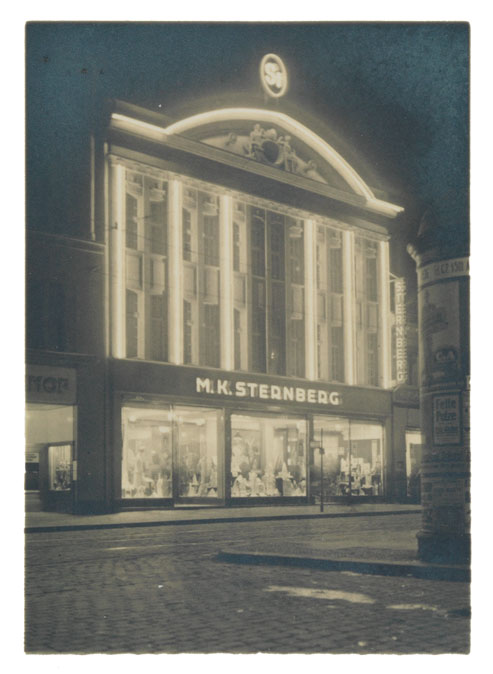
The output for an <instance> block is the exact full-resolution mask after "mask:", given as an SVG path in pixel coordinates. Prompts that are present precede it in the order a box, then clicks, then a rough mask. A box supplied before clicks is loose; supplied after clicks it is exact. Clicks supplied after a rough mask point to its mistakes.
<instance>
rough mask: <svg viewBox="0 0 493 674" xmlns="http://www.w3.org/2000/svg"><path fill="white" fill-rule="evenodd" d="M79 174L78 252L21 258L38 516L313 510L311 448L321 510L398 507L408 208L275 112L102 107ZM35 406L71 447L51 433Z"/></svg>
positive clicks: (36, 243) (39, 250) (43, 244)
mask: <svg viewBox="0 0 493 674" xmlns="http://www.w3.org/2000/svg"><path fill="white" fill-rule="evenodd" d="M93 160H94V161H93V166H92V168H93V173H92V176H93V182H92V183H91V195H90V196H89V197H88V198H91V204H92V213H93V217H92V218H91V223H90V226H89V227H88V236H87V240H86V241H81V240H74V239H70V238H63V237H53V238H49V237H46V236H44V235H42V234H36V235H33V236H32V237H31V239H30V245H29V251H28V269H30V270H31V273H32V276H33V285H32V291H29V286H28V314H29V319H28V346H29V347H30V351H29V353H28V401H29V407H28V426H29V414H30V415H31V416H32V419H33V421H32V425H31V434H32V435H33V436H34V435H35V432H34V431H35V429H37V428H38V427H39V428H41V427H42V426H43V424H40V423H38V422H36V419H35V416H36V414H38V415H39V414H41V415H42V413H43V412H45V417H44V422H45V423H44V426H43V427H44V428H45V431H44V436H43V438H37V440H39V442H34V441H33V442H32V443H31V444H30V451H31V456H32V457H35V452H38V464H39V472H40V476H41V474H43V476H45V477H43V480H45V482H46V484H45V486H44V487H42V486H41V485H40V486H41V488H42V490H43V489H44V494H45V496H44V507H49V508H51V507H65V508H68V509H72V510H74V511H77V512H100V511H104V510H107V511H108V510H115V509H121V508H135V507H152V508H155V507H170V506H172V505H173V504H176V503H180V502H181V503H203V502H208V503H213V502H216V503H218V504H224V505H239V504H246V503H250V504H251V503H281V502H283V503H296V502H298V503H310V502H313V500H314V499H315V498H319V496H320V469H319V461H320V454H319V450H318V448H317V447H318V446H320V445H321V444H322V445H323V447H324V449H325V456H324V466H325V469H324V472H325V477H324V482H325V494H324V498H325V499H327V500H337V499H339V498H343V499H347V498H348V497H351V498H355V499H373V500H383V499H387V500H388V499H393V498H396V497H398V496H399V494H397V493H396V489H395V484H397V482H396V481H395V480H396V479H397V481H398V476H399V470H400V468H399V465H400V463H402V462H404V463H403V465H404V464H405V457H404V453H402V456H400V455H399V457H397V458H396V456H394V453H393V449H392V447H393V443H394V441H395V439H396V437H397V436H396V431H395V428H394V426H393V424H392V419H393V415H394V408H395V405H396V404H399V401H398V400H397V401H396V400H394V399H393V393H392V389H393V388H394V387H395V385H396V383H397V382H396V377H395V372H394V374H393V361H392V343H393V339H394V338H395V336H394V337H393V326H395V311H394V313H393V312H392V311H391V286H390V281H391V276H390V265H389V232H388V225H389V224H391V223H392V221H393V219H394V218H395V217H396V216H397V215H398V214H399V212H400V211H401V210H402V209H400V208H399V207H398V206H396V205H394V204H391V203H389V202H387V201H385V200H383V199H380V198H378V197H377V196H375V194H374V192H373V190H371V189H370V188H369V187H368V186H367V184H366V183H365V182H364V181H363V179H362V178H361V177H360V176H359V175H358V173H357V172H356V171H355V170H354V169H353V168H352V167H351V166H350V165H349V164H348V163H347V162H346V161H345V160H344V159H343V158H342V157H341V156H340V155H339V154H338V153H337V152H336V151H335V149H334V148H332V147H331V146H330V145H329V144H328V143H326V142H325V141H324V140H323V139H322V138H320V136H318V135H316V134H315V133H314V132H313V131H311V130H310V129H308V128H307V127H306V126H304V125H303V124H301V123H300V122H299V121H297V120H295V119H293V118H292V117H290V116H288V115H286V114H284V113H282V112H279V111H278V110H272V109H269V107H268V106H266V107H265V108H247V107H244V108H226V109H220V110H212V111H209V112H206V113H204V112H202V113H200V114H198V115H194V116H192V117H188V118H186V119H184V120H181V121H178V122H173V123H170V121H169V120H167V119H165V118H164V117H163V116H161V115H158V114H156V113H154V112H150V111H148V110H145V109H141V108H136V107H135V106H130V105H128V104H124V103H121V102H117V103H115V105H114V106H113V108H112V112H111V115H110V117H109V122H108V124H107V126H106V128H105V131H104V134H103V136H102V137H101V138H97V139H96V141H95V143H94V154H93ZM50 260H51V264H49V261H50ZM43 261H44V262H46V264H44V263H43ZM42 269H44V270H45V271H43V272H42V271H41V270H42ZM54 269H55V270H56V273H54V271H53V270H54ZM43 274H44V275H45V277H46V278H45V281H46V284H45V285H40V283H39V280H40V276H43ZM54 279H56V282H55V280H54ZM57 284H58V285H57ZM74 284H76V287H74ZM42 288H44V289H45V290H42ZM36 289H37V290H36ZM46 289H47V290H46ZM57 292H58V295H57ZM36 293H38V295H39V301H36V299H35V297H37V296H38V295H36ZM36 312H37V313H36ZM29 321H30V322H29ZM36 322H37V323H36ZM37 324H39V325H41V328H39V325H38V328H39V329H38V328H36V329H34V328H33V326H35V325H37ZM31 328H32V329H31ZM31 333H32V334H31ZM56 368H58V375H59V376H58V378H57V377H56V376H55V375H56V372H55V370H56ZM394 370H395V363H394ZM53 373H55V374H53ZM29 377H30V378H29ZM48 380H49V381H48ZM59 380H67V383H66V384H65V383H63V381H62V383H59ZM47 381H48V384H47V383H46V382H47ZM53 381H56V382H57V383H56V384H54V383H53ZM401 403H402V401H401ZM408 403H409V401H408ZM408 403H403V404H404V407H405V408H406V415H407V416H406V421H405V422H404V426H406V425H407V426H410V427H411V428H414V426H415V425H417V422H416V424H415V423H414V417H413V418H412V419H411V420H410V413H409V404H408ZM43 405H45V406H47V405H49V406H50V407H51V408H52V409H53V410H55V411H54V412H53V414H58V416H59V417H60V419H61V418H62V417H63V425H64V426H63V428H64V430H60V429H61V426H60V424H59V425H58V426H57V424H56V423H54V426H53V428H54V429H55V430H53V432H52V434H51V435H50V434H49V433H48V434H47V432H46V428H47V426H46V419H47V417H46V412H47V410H48V407H45V408H43ZM413 405H414V403H413V404H411V407H413ZM411 416H412V415H411ZM416 416H417V410H416ZM69 427H70V430H67V429H68V428H69ZM56 428H58V431H57V430H56ZM41 435H43V433H41ZM69 436H70V437H69ZM28 444H29V432H28ZM33 463H35V462H33ZM50 471H51V472H50ZM403 471H404V472H403V473H402V474H403V475H404V478H403V479H404V481H405V479H406V476H405V465H404V468H403ZM401 472H402V471H401ZM46 476H48V477H46ZM50 476H51V477H50ZM396 476H397V478H396ZM40 479H41V478H40ZM43 480H41V481H43ZM55 492H60V494H56V493H55ZM404 492H405V488H404ZM401 495H402V494H401ZM404 495H405V494H404Z"/></svg>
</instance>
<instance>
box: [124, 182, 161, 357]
mask: <svg viewBox="0 0 493 674" xmlns="http://www.w3.org/2000/svg"><path fill="white" fill-rule="evenodd" d="M125 185H126V196H125V238H124V240H125V284H126V296H125V328H126V330H125V333H126V356H127V358H146V359H150V360H158V361H166V360H167V359H168V278H167V254H168V250H167V249H168V205H167V189H168V186H167V182H166V181H165V180H162V179H158V178H156V177H154V176H151V175H145V174H144V173H139V172H137V171H130V170H127V171H126V180H125Z"/></svg>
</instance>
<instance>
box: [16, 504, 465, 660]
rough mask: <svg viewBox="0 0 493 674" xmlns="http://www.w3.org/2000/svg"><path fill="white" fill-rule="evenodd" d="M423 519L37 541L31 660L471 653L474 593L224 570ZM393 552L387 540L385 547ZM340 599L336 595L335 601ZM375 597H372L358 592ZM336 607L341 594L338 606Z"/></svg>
mask: <svg viewBox="0 0 493 674" xmlns="http://www.w3.org/2000/svg"><path fill="white" fill-rule="evenodd" d="M417 528H419V517H418V516H413V515H396V516H386V517H382V518H378V517H371V518H368V519H367V518H352V519H346V520H323V521H321V520H317V521H310V522H306V521H302V522H297V521H287V522H286V521H285V522H241V523H239V522H238V523H217V524H200V525H196V526H195V525H185V526H175V527H172V528H168V527H163V528H152V529H119V530H99V531H90V532H88V531H75V532H63V533H62V532H61V533H48V534H46V533H45V534H28V535H27V537H26V631H25V649H26V652H28V653H219V652H223V653H256V652H263V653H396V654H398V653H401V654H404V653H467V652H468V649H469V628H470V625H469V617H468V612H469V586H468V584H466V583H460V582H446V581H431V580H421V579H415V578H407V577H382V576H373V575H361V574H356V573H349V572H332V571H318V570H312V569H305V568H285V567H271V566H267V567H261V566H249V565H235V564H228V563H223V562H219V561H217V557H216V553H217V551H218V550H219V549H220V548H221V547H223V546H225V545H231V544H234V543H240V542H241V543H242V545H245V543H246V542H248V544H250V545H251V546H252V547H254V548H261V547H262V545H266V544H267V543H268V544H269V545H271V546H272V545H275V542H276V540H277V541H278V542H279V546H281V545H282V546H283V547H284V548H285V547H286V546H289V542H290V541H291V543H292V544H293V545H294V544H295V543H296V544H297V546H298V549H299V547H300V546H301V545H302V542H303V540H305V541H307V543H308V542H310V541H311V542H312V544H313V545H314V546H316V545H320V540H323V539H324V538H325V539H327V540H333V541H334V542H337V541H339V544H340V545H342V544H343V542H345V545H346V547H348V545H349V543H350V542H351V541H353V542H354V544H355V545H356V544H357V542H358V541H359V542H360V541H361V540H367V541H370V540H371V541H373V542H375V541H377V542H378V540H381V541H384V540H386V541H387V542H388V541H389V540H391V539H392V538H393V537H395V538H396V539H398V538H399V537H401V538H400V539H399V540H400V541H401V542H402V541H403V540H404V538H403V537H404V534H403V532H404V531H407V532H408V539H407V540H408V541H414V535H415V530H416V529H417ZM387 544H388V543H387ZM334 593H336V594H334ZM358 595H363V596H358ZM334 597H335V598H334Z"/></svg>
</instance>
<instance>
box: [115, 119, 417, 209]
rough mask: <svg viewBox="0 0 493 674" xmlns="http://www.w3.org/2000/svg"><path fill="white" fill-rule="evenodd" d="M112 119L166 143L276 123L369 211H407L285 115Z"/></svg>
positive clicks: (315, 135)
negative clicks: (199, 130)
mask: <svg viewBox="0 0 493 674" xmlns="http://www.w3.org/2000/svg"><path fill="white" fill-rule="evenodd" d="M112 120H114V122H116V126H117V127H120V128H123V129H126V130H133V129H134V130H135V131H140V132H141V133H144V134H145V135H147V136H149V137H152V138H155V139H159V140H163V141H164V140H166V138H167V136H170V135H179V134H182V133H185V132H186V131H189V130H190V129H194V128H196V127H200V126H202V125H205V124H212V123H216V122H225V121H244V120H249V121H252V122H269V123H271V124H276V125H277V126H280V127H282V128H283V129H284V130H285V131H287V132H289V133H291V134H293V136H296V137H298V138H299V139H300V140H302V141H303V142H304V143H305V144H306V145H308V147H310V148H311V149H312V150H314V151H315V152H317V154H318V155H319V156H320V157H322V159H324V160H325V161H326V162H328V163H329V164H330V165H331V166H332V167H333V168H334V169H335V170H336V171H337V172H338V173H339V174H340V175H341V176H342V177H343V178H344V180H345V181H346V182H347V183H348V185H349V186H350V187H351V188H352V189H353V190H354V192H355V193H356V194H359V195H360V196H363V197H364V198H365V199H366V206H367V207H368V208H369V209H371V210H372V211H376V212H378V213H381V214H383V215H386V216H388V217H395V216H396V215H397V214H398V213H400V212H402V211H403V210H404V209H403V208H402V207H400V206H396V205H395V204H391V203H389V202H387V201H383V200H381V199H377V197H375V195H374V194H373V192H372V190H371V189H370V188H369V187H368V185H367V184H366V183H365V182H364V181H363V179H362V178H361V177H360V176H359V175H358V174H357V173H356V171H355V170H354V169H353V168H352V166H350V165H349V164H348V163H347V161H346V160H345V159H344V158H343V157H341V155H340V154H339V153H338V152H337V151H336V150H334V148H333V147H331V146H330V145H329V144H328V143H327V142H326V141H324V140H323V139H322V138H320V136H318V135H317V134H316V133H314V132H313V131H311V130H310V129H309V128H308V127H306V126H305V125H304V124H301V123H300V122H298V121H296V120H295V119H293V118H292V117H289V116H288V115H285V114H284V113H282V112H275V111H273V110H262V109H261V108H222V109H218V110H210V111H208V112H202V113H200V114H197V115H192V116H191V117H187V118H185V119H182V120H180V121H178V122H174V123H173V124H170V125H169V126H167V127H164V128H163V127H160V126H157V125H155V124H150V123H149V122H144V121H141V120H138V119H135V118H134V117H129V116H127V115H122V114H120V113H116V112H114V113H113V114H112Z"/></svg>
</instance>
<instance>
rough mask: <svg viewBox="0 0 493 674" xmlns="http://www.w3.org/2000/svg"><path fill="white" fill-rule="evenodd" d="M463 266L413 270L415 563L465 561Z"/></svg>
mask: <svg viewBox="0 0 493 674" xmlns="http://www.w3.org/2000/svg"><path fill="white" fill-rule="evenodd" d="M468 274H469V263H468V258H467V257H457V258H453V259H446V260H440V261H435V262H431V263H428V264H421V266H418V310H419V324H420V382H421V390H420V403H421V423H422V430H423V433H424V437H425V443H424V447H423V460H422V466H421V504H422V508H423V515H422V518H423V519H422V527H421V531H420V532H419V533H418V556H419V558H420V559H422V560H425V561H437V562H439V561H443V562H452V563H454V562H455V563H461V562H466V561H467V560H468V559H469V556H470V447H469V277H468Z"/></svg>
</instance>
